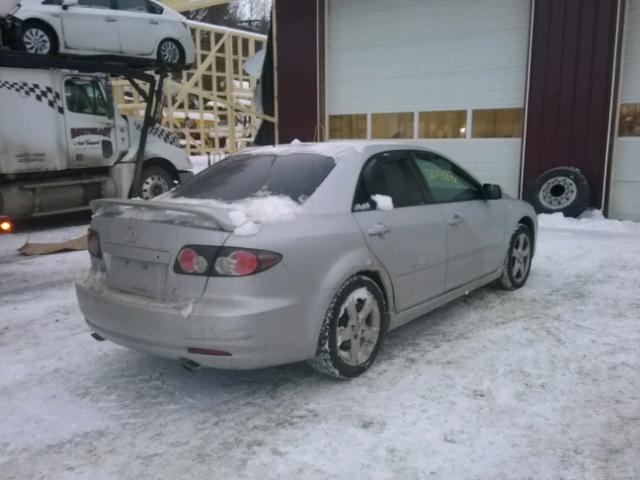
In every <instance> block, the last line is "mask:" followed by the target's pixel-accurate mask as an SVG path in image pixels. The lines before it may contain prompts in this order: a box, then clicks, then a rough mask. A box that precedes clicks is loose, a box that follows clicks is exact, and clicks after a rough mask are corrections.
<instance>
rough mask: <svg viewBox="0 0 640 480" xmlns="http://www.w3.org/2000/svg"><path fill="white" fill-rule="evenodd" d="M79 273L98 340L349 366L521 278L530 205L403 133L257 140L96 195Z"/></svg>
mask: <svg viewBox="0 0 640 480" xmlns="http://www.w3.org/2000/svg"><path fill="white" fill-rule="evenodd" d="M92 207H93V209H94V217H93V221H92V225H91V230H90V236H89V251H90V258H91V270H90V272H89V275H88V276H87V278H86V279H85V280H83V281H79V282H78V283H77V284H76V291H77V296H78V301H79V305H80V309H81V311H82V313H83V314H84V317H85V318H86V321H87V323H88V324H89V326H90V328H91V329H92V330H93V331H94V335H95V336H96V337H97V338H98V339H104V338H106V339H110V340H112V341H114V342H116V343H119V344H122V345H125V346H128V347H130V348H134V349H137V350H142V351H146V352H150V353H153V354H156V355H160V356H165V357H169V358H176V359H186V360H187V361H188V362H189V363H190V364H191V365H195V364H198V365H205V366H211V367H219V368H237V369H244V368H257V367H267V366H271V365H277V364H283V363H289V362H295V361H300V360H310V361H311V364H312V365H313V366H314V367H315V368H316V369H317V370H319V371H320V372H322V373H325V374H328V375H332V376H337V377H353V376H356V375H359V374H361V373H362V372H364V371H365V370H366V369H367V368H368V367H369V365H370V364H371V363H372V362H373V360H374V359H375V357H376V354H377V352H378V350H379V348H380V344H381V342H382V339H383V337H384V336H385V334H386V332H387V331H388V330H390V329H393V328H396V327H398V326H400V325H402V324H404V323H406V322H408V321H410V320H412V319H415V318H417V317H419V316H421V315H423V314H425V313H427V312H429V311H430V310H433V309H434V308H437V307H438V306H440V305H443V304H444V303H446V302H449V301H450V300H453V299H455V298H457V297H460V296H462V295H465V294H466V293H468V292H469V291H471V290H473V289H476V288H479V287H481V286H483V285H486V284H488V283H492V282H497V283H499V284H500V285H502V286H503V287H505V288H508V289H516V288H520V287H522V286H523V285H524V284H525V282H526V280H527V277H528V275H529V270H530V266H531V260H532V258H533V254H534V242H535V238H536V233H537V219H536V215H535V213H534V211H533V209H532V207H531V206H530V205H529V204H528V203H525V202H523V201H520V200H515V199H512V198H509V197H507V196H503V195H502V193H501V190H500V187H499V186H497V185H489V184H484V185H483V184H481V183H480V182H478V181H477V180H476V179H475V178H474V177H473V176H471V175H470V174H469V173H467V172H466V171H465V170H464V169H462V168H461V167H459V166H458V165H456V164H455V163H453V162H452V161H451V160H449V159H447V158H445V157H444V156H442V155H440V154H438V153H436V152H434V151H430V150H425V149H422V148H419V147H412V146H408V145H406V144H392V143H375V142H362V143H358V142H353V143H341V142H331V143H320V144H298V145H290V146H280V147H261V148H256V149H252V150H249V151H245V152H242V153H239V154H235V155H231V156H230V157H228V158H227V159H225V160H223V161H220V162H218V163H216V164H214V165H212V166H211V167H209V168H207V169H206V170H204V171H203V172H201V173H199V174H198V175H196V176H194V177H193V178H192V179H191V180H189V181H188V182H186V183H185V184H183V185H181V186H179V187H177V188H176V189H175V190H173V191H172V192H168V193H166V194H164V195H163V196H162V197H159V198H157V199H154V200H151V201H148V202H143V201H137V200H127V201H120V200H97V201H94V202H93V203H92Z"/></svg>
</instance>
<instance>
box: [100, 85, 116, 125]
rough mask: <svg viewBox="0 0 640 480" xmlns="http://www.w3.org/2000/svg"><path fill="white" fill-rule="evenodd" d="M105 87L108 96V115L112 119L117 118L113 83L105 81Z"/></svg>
mask: <svg viewBox="0 0 640 480" xmlns="http://www.w3.org/2000/svg"><path fill="white" fill-rule="evenodd" d="M102 86H103V88H104V93H105V95H106V97H107V99H106V103H107V117H108V118H109V119H110V120H113V119H114V118H115V115H116V111H115V110H116V107H115V105H114V99H113V85H111V82H107V81H105V82H104V83H103V84H102Z"/></svg>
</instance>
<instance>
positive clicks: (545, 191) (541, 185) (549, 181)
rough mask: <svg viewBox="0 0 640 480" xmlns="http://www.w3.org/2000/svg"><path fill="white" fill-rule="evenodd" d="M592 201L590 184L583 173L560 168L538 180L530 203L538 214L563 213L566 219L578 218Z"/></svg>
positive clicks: (541, 176) (570, 168)
mask: <svg viewBox="0 0 640 480" xmlns="http://www.w3.org/2000/svg"><path fill="white" fill-rule="evenodd" d="M590 199H591V189H590V188H589V182H587V179H586V178H585V176H584V175H583V174H582V172H580V170H578V169H577V168H573V167H558V168H552V169H551V170H547V171H546V172H544V173H543V174H542V175H540V176H539V177H538V178H536V181H535V184H534V187H533V195H532V197H531V199H530V201H531V203H532V204H533V207H534V208H535V209H536V212H538V213H555V212H561V213H562V214H564V216H565V217H577V216H578V215H580V214H581V213H582V212H584V211H585V210H586V208H587V207H588V206H589V200H590Z"/></svg>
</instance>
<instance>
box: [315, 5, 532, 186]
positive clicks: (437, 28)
mask: <svg viewBox="0 0 640 480" xmlns="http://www.w3.org/2000/svg"><path fill="white" fill-rule="evenodd" d="M328 5H329V13H328V28H327V55H326V62H327V63H326V82H327V83H326V93H327V94H326V102H327V113H328V115H329V116H331V115H349V114H362V113H366V114H375V113H393V112H413V113H416V112H430V111H438V110H463V111H469V110H475V109H492V108H523V107H524V96H525V88H526V72H527V63H528V51H529V49H528V41H529V31H530V9H531V3H530V0H438V1H436V0H431V1H429V0H399V1H392V0H329V3H328ZM467 127H468V128H470V127H471V126H470V125H467ZM369 135H371V132H369ZM416 141H417V142H419V143H421V144H422V143H423V140H418V139H416ZM424 142H427V140H424ZM438 142H444V143H440V146H441V147H443V153H445V154H449V156H451V158H453V159H454V160H456V161H458V162H460V163H462V164H463V165H465V166H467V167H469V170H470V171H472V172H473V173H474V174H476V175H477V176H478V177H480V178H482V179H483V180H484V181H489V182H494V183H500V184H501V185H502V186H503V188H504V189H505V190H506V191H507V192H509V193H511V194H514V195H515V194H517V190H518V185H519V174H520V163H521V143H522V142H521V139H512V138H511V139H501V138H495V139H482V140H478V139H471V138H466V139H465V138H462V139H455V140H453V139H452V140H438Z"/></svg>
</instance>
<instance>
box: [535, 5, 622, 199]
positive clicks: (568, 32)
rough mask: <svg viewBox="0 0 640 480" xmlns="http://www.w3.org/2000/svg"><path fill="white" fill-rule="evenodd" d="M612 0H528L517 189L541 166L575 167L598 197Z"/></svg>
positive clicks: (607, 102)
mask: <svg viewBox="0 0 640 480" xmlns="http://www.w3.org/2000/svg"><path fill="white" fill-rule="evenodd" d="M616 16H617V2H615V1H612V0H582V1H580V2H577V1H572V0H536V7H535V18H534V30H533V40H532V41H533V45H532V59H531V78H530V90H529V110H528V118H527V139H526V148H525V168H524V186H525V196H529V195H531V193H532V188H533V185H534V182H535V179H536V177H537V176H538V175H540V174H541V173H543V172H544V171H546V170H548V169H550V168H554V167H559V166H573V167H577V168H579V169H580V170H582V172H583V173H584V174H585V176H586V177H587V180H588V181H589V185H590V186H591V192H592V194H591V204H592V205H593V206H596V207H599V206H600V205H601V201H602V193H603V192H602V178H603V176H604V174H605V163H606V155H607V151H606V150H607V139H608V135H609V109H610V104H611V83H612V82H611V80H612V75H613V66H614V47H615V38H616Z"/></svg>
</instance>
